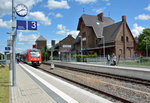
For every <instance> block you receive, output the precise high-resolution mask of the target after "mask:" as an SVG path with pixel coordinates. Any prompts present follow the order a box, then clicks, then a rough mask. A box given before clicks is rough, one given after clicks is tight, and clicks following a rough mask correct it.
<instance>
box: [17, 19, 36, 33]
mask: <svg viewBox="0 0 150 103" xmlns="http://www.w3.org/2000/svg"><path fill="white" fill-rule="evenodd" d="M17 30H31V31H37V21H24V20H17Z"/></svg>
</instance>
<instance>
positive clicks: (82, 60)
mask: <svg viewBox="0 0 150 103" xmlns="http://www.w3.org/2000/svg"><path fill="white" fill-rule="evenodd" d="M79 38H81V62H82V61H83V53H82V36H81V35H80V36H79Z"/></svg>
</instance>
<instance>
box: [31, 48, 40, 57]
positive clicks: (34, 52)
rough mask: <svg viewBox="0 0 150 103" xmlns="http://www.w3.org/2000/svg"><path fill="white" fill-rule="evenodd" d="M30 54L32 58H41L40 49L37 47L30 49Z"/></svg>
mask: <svg viewBox="0 0 150 103" xmlns="http://www.w3.org/2000/svg"><path fill="white" fill-rule="evenodd" d="M30 56H31V58H40V53H39V50H37V49H34V50H30Z"/></svg>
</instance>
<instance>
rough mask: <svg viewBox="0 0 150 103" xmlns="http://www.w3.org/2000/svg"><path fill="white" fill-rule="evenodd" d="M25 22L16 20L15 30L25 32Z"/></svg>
mask: <svg viewBox="0 0 150 103" xmlns="http://www.w3.org/2000/svg"><path fill="white" fill-rule="evenodd" d="M26 29H27V26H26V21H24V20H17V30H26Z"/></svg>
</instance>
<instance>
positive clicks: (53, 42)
mask: <svg viewBox="0 0 150 103" xmlns="http://www.w3.org/2000/svg"><path fill="white" fill-rule="evenodd" d="M51 45H52V47H51V69H54V67H55V66H54V63H53V51H54V45H55V40H52V41H51Z"/></svg>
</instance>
